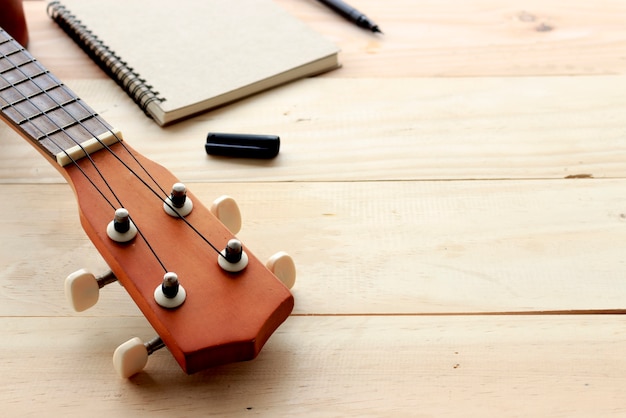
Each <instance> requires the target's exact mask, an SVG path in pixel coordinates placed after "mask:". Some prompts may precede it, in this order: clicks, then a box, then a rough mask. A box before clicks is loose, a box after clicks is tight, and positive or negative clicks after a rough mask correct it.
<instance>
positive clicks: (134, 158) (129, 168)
mask: <svg viewBox="0 0 626 418" xmlns="http://www.w3.org/2000/svg"><path fill="white" fill-rule="evenodd" d="M7 59H8V60H9V61H11V60H10V59H9V58H8V57H7ZM31 59H32V62H33V63H34V64H35V65H37V66H38V67H39V69H40V70H42V71H44V72H46V73H48V75H50V76H52V74H50V73H49V72H48V71H47V70H46V69H45V68H43V67H42V66H41V65H40V64H39V62H38V61H37V60H36V59H34V58H32V57H31ZM14 66H15V65H14ZM15 67H16V68H18V67H17V66H15ZM19 70H20V72H22V74H23V75H24V76H26V77H28V78H29V79H30V81H32V82H33V84H35V85H36V86H37V87H38V88H39V89H40V90H41V91H42V92H43V93H44V94H45V95H46V96H48V98H50V100H52V102H53V103H55V105H57V106H58V107H59V108H60V109H63V111H65V113H66V114H67V115H68V116H70V118H72V119H73V120H74V121H75V122H76V124H78V125H80V126H81V127H82V128H83V129H84V130H85V131H86V132H87V133H88V134H89V135H90V136H92V137H93V138H94V139H95V140H96V141H98V143H99V144H100V145H101V146H102V147H103V148H105V149H106V150H107V151H108V152H109V153H110V154H111V155H112V156H113V157H114V158H116V159H117V160H118V161H119V162H120V163H121V164H122V165H123V166H124V167H125V168H126V169H127V170H128V171H129V172H130V173H131V174H133V176H135V177H136V178H137V179H138V180H139V181H140V182H141V183H142V184H143V185H144V186H145V187H146V188H147V189H148V190H150V191H151V192H152V193H153V194H154V195H155V196H156V197H157V198H158V199H159V200H161V199H162V197H161V196H160V195H159V193H158V192H157V191H156V190H154V189H153V188H152V187H151V186H150V185H149V184H148V183H147V182H146V181H145V180H144V179H143V178H142V177H141V176H140V175H139V174H137V173H136V172H135V170H133V169H132V168H131V167H130V166H129V165H128V164H127V163H126V162H125V161H123V160H122V159H121V158H120V157H119V156H118V155H117V154H116V153H115V151H113V150H112V149H111V148H110V147H109V146H108V145H107V144H105V143H104V142H103V141H102V140H101V139H99V138H98V137H97V136H96V135H94V134H93V132H91V131H90V130H89V129H88V128H87V127H86V126H85V125H84V124H83V123H82V122H81V121H80V120H78V119H77V118H76V117H75V116H73V115H72V114H71V113H70V112H68V111H67V110H66V109H65V106H64V105H63V104H61V103H58V102H57V101H56V100H55V99H54V98H53V97H51V95H50V94H49V93H48V92H47V91H45V90H44V89H43V88H41V86H39V85H38V84H37V83H36V82H35V81H34V79H32V77H29V76H28V75H26V74H25V73H24V72H23V71H22V70H21V69H19ZM53 78H55V77H53ZM57 81H58V80H57ZM58 87H60V88H61V89H62V90H63V91H64V92H66V93H67V94H68V95H70V96H71V97H74V96H75V95H73V93H72V92H71V91H70V90H69V89H68V88H67V86H65V85H64V84H63V83H61V82H58ZM75 99H76V100H75V103H76V104H78V105H79V106H81V107H82V108H83V109H84V110H86V111H87V112H89V113H91V114H92V116H93V117H94V119H95V120H96V121H97V122H98V123H99V124H101V125H102V127H104V128H105V129H106V130H108V131H109V133H110V134H111V135H113V136H114V137H115V138H116V139H117V140H118V141H119V143H120V144H121V146H122V148H123V149H124V150H125V151H126V152H127V153H128V155H129V156H130V157H131V158H132V159H133V160H134V161H135V162H136V163H137V164H138V166H139V167H140V168H141V169H142V170H143V171H144V173H145V174H146V175H147V176H148V177H149V179H150V180H152V182H153V183H154V184H155V185H156V186H157V187H158V188H159V189H160V190H161V192H162V193H163V195H164V196H166V197H167V193H166V192H165V190H164V189H163V188H162V187H161V186H160V185H159V184H158V182H157V181H156V180H155V179H154V177H153V176H152V175H151V174H150V172H149V171H148V170H147V169H146V168H145V167H144V166H143V164H141V162H140V161H139V160H138V159H137V158H136V157H135V155H134V154H133V153H132V152H130V150H129V149H128V148H127V147H126V145H125V144H124V142H123V141H122V140H121V138H119V137H118V136H117V134H116V133H115V132H113V130H112V129H111V128H110V127H109V126H108V125H107V124H105V123H104V122H103V121H102V120H101V119H100V117H99V116H98V115H97V114H95V113H94V112H93V111H92V110H91V109H89V108H88V107H87V106H86V105H85V104H84V102H83V101H82V100H81V99H80V98H78V97H75ZM38 110H39V111H40V112H41V113H42V114H44V112H43V111H41V110H40V109H38ZM46 117H48V119H50V117H49V116H48V115H46ZM51 122H53V123H54V124H55V125H56V127H57V128H58V130H60V131H63V132H65V133H66V134H67V135H68V137H70V138H71V140H72V141H73V142H74V143H75V144H76V145H77V146H79V147H80V148H81V149H82V150H83V151H84V148H83V147H82V146H81V145H80V144H79V143H78V141H76V139H75V138H73V137H72V136H71V135H69V134H68V133H67V131H66V130H65V129H64V128H63V127H61V126H59V125H58V124H57V123H55V122H54V121H52V120H51ZM42 133H43V132H42ZM44 135H46V136H47V137H48V138H49V139H50V140H51V141H52V139H51V138H50V137H49V135H47V134H45V133H44ZM55 145H56V146H57V147H58V148H60V149H61V147H60V146H59V145H58V144H56V143H55ZM62 151H63V152H64V153H65V154H66V155H67V152H66V151H65V150H62ZM85 154H86V155H89V154H88V153H87V152H85ZM72 160H73V159H72ZM89 160H90V161H91V163H92V165H93V166H94V168H95V169H96V171H97V172H98V173H99V175H100V177H101V178H102V180H103V182H104V183H105V184H106V185H107V187H108V188H109V190H110V191H111V193H112V194H113V195H114V196H115V193H114V191H113V190H112V189H111V187H110V185H109V184H108V182H107V181H106V179H105V178H104V176H103V175H102V174H101V173H100V170H98V168H97V165H96V163H95V162H94V161H93V159H92V158H91V157H90V156H89ZM73 162H74V164H75V165H77V163H76V162H75V161H73ZM77 166H78V165H77ZM81 172H82V169H81ZM83 174H84V175H85V176H86V177H87V175H86V173H84V172H83ZM90 182H91V180H90ZM91 183H92V184H93V182H91ZM93 185H94V187H95V188H96V189H97V186H96V185H95V184H93ZM99 192H100V193H101V194H102V192H101V191H99ZM103 197H104V196H103ZM115 197H116V199H117V200H118V202H119V204H120V205H122V203H121V202H120V201H119V199H118V198H117V196H115ZM168 200H169V199H167V198H166V199H165V200H164V202H165V204H166V205H167V206H169V207H170V209H172V210H173V211H174V212H175V213H176V214H177V215H178V217H179V218H180V219H182V220H183V222H185V224H186V225H187V226H188V227H189V228H190V229H191V230H192V231H193V232H194V233H195V234H196V235H197V236H199V237H200V238H201V239H202V240H203V241H204V242H205V243H206V244H208V245H209V246H210V247H211V248H212V249H213V251H215V252H216V253H217V254H218V255H219V256H221V257H225V256H224V254H222V252H221V251H220V250H219V249H218V248H217V247H216V246H215V245H214V244H213V243H211V242H210V241H209V240H208V239H207V238H206V237H205V236H204V235H203V234H202V233H201V232H200V231H199V230H198V229H197V228H196V227H195V226H193V225H192V224H191V223H190V222H189V221H188V220H187V219H185V217H183V216H181V215H180V214H179V213H178V212H177V211H176V209H175V208H174V207H173V206H172V205H171V204H170V202H168ZM109 204H110V202H109ZM122 206H123V205H122ZM141 235H142V237H143V238H144V241H146V244H148V246H149V247H150V248H151V249H152V247H151V246H150V244H149V242H148V241H147V239H146V238H145V237H144V236H143V234H141ZM153 252H154V251H153ZM155 257H156V258H157V259H158V260H159V262H160V263H161V260H160V259H159V257H158V255H157V254H156V253H155Z"/></svg>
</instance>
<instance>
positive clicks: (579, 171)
mask: <svg viewBox="0 0 626 418" xmlns="http://www.w3.org/2000/svg"><path fill="white" fill-rule="evenodd" d="M163 3H164V4H165V3H166V2H163ZM277 3H279V4H280V5H282V6H284V7H285V8H286V9H287V10H289V11H290V12H291V13H293V14H294V15H296V16H297V17H299V18H301V19H302V20H303V21H305V22H307V23H308V24H310V26H312V27H313V28H314V29H316V30H317V31H319V32H320V33H323V34H324V35H326V36H327V37H328V38H330V39H331V40H333V41H335V42H336V43H337V44H338V45H339V46H340V47H341V48H342V56H341V57H342V62H343V67H342V68H341V69H339V70H337V71H334V72H331V73H329V74H326V75H324V76H321V77H316V78H312V79H307V80H302V81H298V82H295V83H291V84H289V85H287V86H284V87H281V88H278V89H275V90H272V91H270V92H267V93H263V94H260V95H257V96H255V97H252V98H249V99H246V100H243V101H241V102H238V103H235V104H233V105H230V106H227V107H225V108H222V109H220V110H217V111H214V112H210V113H207V114H204V115H201V116H198V117H196V118H193V119H191V120H188V121H185V122H183V123H180V124H176V125H173V126H171V127H168V128H165V129H163V128H159V127H158V126H156V124H154V123H153V122H152V121H150V120H149V119H147V118H146V117H145V116H144V115H143V114H142V113H141V111H140V110H139V109H138V108H137V107H136V106H135V105H134V104H133V103H132V102H131V101H130V99H128V98H127V97H126V96H125V95H124V93H122V92H121V90H120V89H119V88H117V87H116V86H115V84H114V83H113V82H112V81H111V80H109V79H107V78H106V77H105V76H104V75H103V73H102V72H101V71H100V70H99V69H98V68H97V67H95V66H94V65H93V64H92V63H91V62H90V61H89V60H88V59H87V58H86V57H85V56H84V55H83V53H82V52H81V51H80V50H79V49H78V48H77V47H76V46H74V45H73V43H72V42H71V41H70V40H69V39H68V38H67V37H66V36H65V35H64V34H63V33H62V32H61V31H60V30H59V29H58V28H57V27H56V26H55V25H54V24H53V23H52V22H51V21H50V20H49V19H48V18H47V16H46V15H45V3H44V2H43V1H27V2H26V3H25V8H26V14H27V18H28V24H29V29H30V37H31V43H30V47H29V49H30V51H31V52H32V53H33V55H35V56H36V57H38V58H39V60H40V61H41V62H42V63H44V65H46V66H47V67H48V68H49V69H50V70H52V71H53V72H54V73H55V74H56V75H57V76H58V77H60V78H61V79H63V80H64V81H66V82H67V84H68V85H69V86H70V87H72V88H73V89H74V90H75V91H76V92H77V93H78V94H79V95H80V96H81V97H82V98H83V99H85V100H86V101H87V103H89V104H90V105H91V106H92V107H93V108H95V109H96V110H98V111H99V112H101V114H102V115H103V116H104V117H105V119H106V120H107V121H109V122H110V123H112V124H113V125H114V126H115V127H117V128H119V129H121V130H122V131H123V132H124V136H125V138H126V139H127V140H128V142H129V143H130V144H132V145H133V146H134V147H135V148H136V149H138V150H139V151H140V152H142V153H143V154H145V155H146V156H148V157H149V158H151V159H153V160H155V161H157V162H159V163H161V164H163V165H165V166H167V167H168V168H170V169H171V171H173V172H174V173H175V174H176V175H177V176H178V177H179V178H181V179H182V180H183V181H184V182H185V183H187V184H188V186H189V187H190V188H191V189H192V190H193V191H194V192H195V194H196V195H198V196H199V197H201V198H202V199H203V200H204V201H205V202H210V201H211V200H212V199H213V198H215V197H217V196H219V195H221V194H224V193H227V194H230V195H231V196H233V197H235V198H236V199H237V201H238V202H239V204H240V206H241V209H242V211H243V214H244V227H243V231H242V232H241V234H240V236H241V237H242V239H244V240H245V241H246V242H247V243H248V245H249V246H250V247H251V248H253V249H255V252H256V254H257V255H258V256H259V257H260V258H262V259H263V258H265V257H267V256H269V255H270V254H272V253H273V252H275V251H277V250H281V249H284V250H287V251H289V252H290V253H291V254H292V256H293V257H294V258H295V260H296V262H297V265H298V281H297V284H296V286H295V288H294V290H293V292H294V295H295V298H296V307H295V309H294V312H293V315H292V316H291V317H290V318H289V319H288V320H287V322H286V323H285V324H284V325H283V326H281V327H280V328H279V330H278V331H277V332H276V333H275V334H274V335H273V336H272V338H271V339H270V341H269V342H268V344H267V345H266V347H265V348H264V350H263V351H262V352H261V355H260V356H259V357H258V358H257V359H256V360H254V361H251V362H246V363H240V364H233V365H227V366H223V367H219V368H216V369H214V370H209V371H206V372H201V373H198V374H194V375H191V376H187V375H185V374H184V373H182V372H181V371H180V369H179V368H178V366H177V364H176V363H175V361H174V360H173V359H172V358H171V356H170V355H169V353H167V352H166V351H160V352H158V353H156V354H154V355H153V356H151V358H150V361H149V364H148V367H147V368H146V370H145V372H143V373H141V374H139V375H137V376H135V377H134V378H132V379H130V380H123V379H120V378H118V377H117V375H116V374H115V372H114V370H113V367H112V365H111V354H112V352H113V350H114V349H115V347H116V346H117V345H118V344H120V343H121V342H123V341H125V340H126V339H128V338H130V337H132V336H139V337H141V338H144V339H147V338H150V337H151V336H152V334H153V331H152V330H151V328H150V327H149V325H148V324H147V322H146V321H145V319H144V318H143V317H142V316H141V315H140V313H139V311H138V309H137V308H136V307H135V305H134V304H133V303H132V302H131V301H130V299H129V297H128V296H127V294H126V292H125V291H124V289H123V288H121V287H120V286H109V287H107V288H106V289H104V290H103V292H102V295H101V301H100V303H99V304H98V305H97V306H96V307H94V308H93V309H92V310H90V311H87V312H86V313H83V314H76V313H74V312H73V311H72V310H71V309H70V308H69V307H68V306H67V304H66V302H65V299H64V295H63V289H62V286H63V279H64V277H65V276H66V275H67V274H68V273H70V272H72V271H74V270H76V269H78V268H81V267H87V268H90V269H92V270H94V271H99V270H103V269H104V268H105V266H104V263H103V261H102V260H100V258H99V256H98V254H97V253H96V251H95V249H94V248H93V246H92V244H91V243H90V241H88V239H87V238H86V236H85V235H84V233H83V231H82V229H81V228H80V226H79V221H78V219H77V216H76V203H75V200H74V198H73V195H72V192H71V190H70V188H69V187H68V186H67V185H66V184H64V181H63V179H62V178H61V176H60V175H59V174H58V173H57V172H56V171H55V170H54V169H53V168H52V167H51V166H49V165H48V163H47V162H46V161H45V160H44V159H42V158H41V157H40V156H39V154H37V153H36V152H35V151H34V150H33V149H32V148H31V147H30V146H29V145H28V144H27V143H26V142H25V141H23V140H22V139H21V138H20V137H18V136H17V135H16V134H14V133H13V131H11V130H9V129H8V128H6V127H1V128H0V136H1V137H2V145H1V146H2V151H3V152H2V154H1V157H0V158H1V159H2V161H1V163H0V194H1V195H2V196H4V199H2V200H1V201H0V207H1V208H2V213H3V216H2V217H0V239H1V241H2V248H1V249H0V261H1V264H0V265H1V268H2V270H1V271H0V289H1V291H2V293H1V295H0V327H1V328H2V329H3V331H4V332H3V337H2V338H1V339H0V365H1V366H0V403H1V404H2V412H1V413H0V415H2V416H11V417H13V416H16V417H17V416H20V417H22V416H49V415H62V416H66V417H67V416H80V417H84V416H140V415H150V416H152V417H156V416H168V417H169V416H212V415H219V416H225V415H228V416H238V415H241V416H244V415H245V416H252V415H261V416H272V417H275V416H296V415H311V416H396V417H403V416H441V415H453V416H454V415H457V416H485V415H497V416H566V417H572V416H584V417H588V416H624V415H625V414H626V320H625V319H624V317H623V316H622V315H621V314H622V313H624V312H625V311H624V308H626V278H625V277H626V257H625V252H624V248H625V243H626V165H625V164H624V162H625V160H626V124H625V117H624V115H625V114H626V78H625V76H624V74H626V29H625V26H624V21H623V17H624V16H625V15H626V3H625V2H618V1H609V0H597V1H594V2H589V1H583V0H572V1H568V2H564V1H554V2H546V1H535V0H531V1H527V2H524V5H523V6H520V5H519V2H513V1H509V0H500V1H495V0H473V1H460V0H457V1H451V0H437V1H420V2H416V1H411V0H396V1H393V2H381V1H375V0H360V1H358V2H357V1H356V0H354V5H355V6H357V7H358V8H360V9H362V10H363V11H365V12H367V14H368V15H369V16H370V17H372V18H373V19H374V20H375V21H377V23H379V24H380V26H381V28H382V29H383V31H384V32H385V34H384V35H383V36H376V35H373V34H370V33H368V32H366V31H364V30H361V29H359V28H357V27H354V26H353V25H350V24H348V23H346V22H344V21H343V20H342V19H341V18H339V17H337V16H335V15H334V14H332V13H331V12H329V11H328V10H327V9H325V8H324V7H323V6H321V5H320V4H318V3H316V2H314V1H289V0H277ZM210 130H213V131H226V132H229V131H230V132H232V131H242V132H262V133H274V134H277V135H280V136H281V139H282V148H281V153H280V155H279V157H278V158H277V159H275V160H272V161H267V162H256V161H254V162H251V161H239V160H237V161H231V160H225V159H216V158H211V157H208V156H207V155H205V154H204V151H203V144H204V138H205V135H206V133H207V132H208V131H210Z"/></svg>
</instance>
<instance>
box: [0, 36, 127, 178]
mask: <svg viewBox="0 0 626 418" xmlns="http://www.w3.org/2000/svg"><path fill="white" fill-rule="evenodd" d="M0 114H1V117H2V119H4V120H5V121H6V122H7V123H8V124H9V125H11V126H13V128H14V129H15V130H16V131H18V132H19V133H20V134H21V135H22V136H24V137H25V138H26V139H27V140H28V141H30V142H31V143H32V144H33V145H35V146H36V147H37V148H38V149H39V150H40V151H41V152H42V153H43V154H44V155H45V156H46V157H48V158H49V159H51V160H55V161H56V162H57V163H58V164H59V165H61V166H65V165H67V164H69V163H71V162H73V161H75V160H78V159H80V158H82V157H84V156H85V155H87V154H90V153H92V152H95V151H97V150H98V149H101V148H102V147H104V146H108V145H111V144H113V143H115V142H117V141H119V140H120V139H121V135H120V134H119V132H114V131H113V129H112V128H111V126H109V125H108V124H107V123H106V122H105V121H104V120H102V118H100V116H98V114H97V113H95V112H94V111H93V110H92V109H91V108H90V107H89V106H88V105H87V104H85V103H84V102H83V101H82V100H81V99H80V98H79V97H78V96H76V94H74V93H73V92H72V91H71V90H70V89H69V88H67V87H66V86H65V85H64V84H63V83H62V82H60V81H59V80H58V79H57V78H56V77H54V75H52V74H51V73H50V72H49V71H48V70H46V69H45V68H44V66H43V65H41V64H40V63H39V62H38V61H37V60H36V59H35V58H33V57H32V56H31V55H30V54H29V53H28V51H26V50H25V49H24V47H22V46H21V45H20V44H18V43H17V42H16V41H15V40H14V39H13V38H11V37H10V36H9V35H8V33H7V32H6V31H4V30H2V29H0Z"/></svg>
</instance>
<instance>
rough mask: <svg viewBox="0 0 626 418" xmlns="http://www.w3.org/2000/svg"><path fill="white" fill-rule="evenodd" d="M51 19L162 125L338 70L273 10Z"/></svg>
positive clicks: (94, 6)
mask: <svg viewBox="0 0 626 418" xmlns="http://www.w3.org/2000/svg"><path fill="white" fill-rule="evenodd" d="M48 15H49V16H50V17H51V18H52V19H53V20H54V21H55V22H57V23H58V24H59V26H60V27H61V28H63V30H64V31H65V32H67V33H68V34H69V35H70V36H71V37H72V39H74V41H75V42H76V43H77V44H78V45H79V46H80V47H81V48H82V49H83V50H84V51H85V52H86V53H87V54H88V55H89V56H90V57H91V58H92V59H93V60H94V61H95V62H96V63H97V64H98V65H99V66H100V67H101V68H102V69H103V70H104V71H106V73H107V74H108V75H109V76H110V77H112V78H113V79H114V80H115V81H116V82H117V83H118V84H119V85H120V87H122V88H123V89H124V90H125V91H126V92H127V93H128V95H129V96H130V97H131V98H132V99H133V100H134V101H135V102H136V103H137V104H138V105H139V106H140V107H141V108H142V109H143V110H144V111H145V112H146V114H147V115H148V116H150V117H152V118H153V119H154V120H155V121H156V122H157V123H158V124H159V125H167V124H170V123H173V122H176V121H179V120H181V119H183V118H187V117H189V116H192V115H195V114H197V113H200V112H204V111H207V110H209V109H212V108H215V107H218V106H222V105H224V104H227V103H230V102H233V101H235V100H238V99H241V98H244V97H247V96H250V95H252V94H255V93H258V92H260V91H263V90H267V89H269V88H272V87H275V86H278V85H280V84H284V83H287V82H290V81H293V80H296V79H298V78H303V77H307V76H313V75H316V74H319V73H323V72H325V71H329V70H332V69H334V68H337V67H338V66H339V61H338V52H339V51H338V48H337V47H336V45H334V44H333V43H332V42H330V41H329V40H327V39H326V38H324V37H323V36H322V35H321V34H319V33H317V32H314V31H313V30H311V29H310V28H308V27H307V26H306V25H305V24H304V23H303V22H301V21H299V20H298V19H296V18H295V17H294V16H292V15H290V14H289V13H287V12H286V11H285V10H283V9H282V8H281V7H280V6H278V5H277V4H275V3H273V2H272V1H271V0H179V1H177V2H166V1H157V0H126V1H120V0H61V1H53V2H51V3H49V4H48Z"/></svg>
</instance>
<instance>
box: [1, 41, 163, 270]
mask: <svg viewBox="0 0 626 418" xmlns="http://www.w3.org/2000/svg"><path fill="white" fill-rule="evenodd" d="M2 57H3V58H4V59H6V60H7V61H9V62H10V63H11V64H12V65H13V67H15V68H16V69H17V70H18V71H20V72H21V73H22V75H23V76H24V77H26V79H27V80H29V81H31V82H32V84H34V85H35V86H36V87H37V88H38V89H39V90H40V92H42V93H44V94H46V95H47V96H48V97H49V98H50V99H51V100H52V102H53V103H54V104H55V105H56V106H59V108H63V110H64V111H65V113H67V114H68V115H69V114H70V113H69V112H68V111H67V110H66V109H65V108H64V106H63V105H62V104H60V103H58V102H57V101H56V100H55V99H53V98H52V97H51V96H50V94H49V93H48V92H47V91H45V90H44V89H43V88H42V87H41V86H39V85H38V84H37V83H36V82H35V81H34V79H33V78H32V77H31V76H29V75H27V74H26V73H25V72H24V71H23V70H22V69H21V68H19V67H18V66H17V65H16V64H15V63H14V62H13V61H12V60H11V58H10V57H9V56H8V55H6V54H4V53H2ZM32 62H34V63H36V62H35V61H32ZM36 64H37V63H36ZM38 67H39V65H38ZM39 68H40V69H41V67H39ZM44 71H45V69H44ZM2 78H3V79H4V81H6V82H7V83H8V84H9V85H10V86H11V87H12V88H13V89H14V90H15V91H17V92H18V93H19V94H20V95H21V96H22V98H23V99H25V100H29V98H28V96H26V95H25V94H24V93H23V92H21V91H20V90H19V89H18V88H17V86H16V85H15V83H12V82H10V81H9V80H7V79H6V78H5V77H4V76H2ZM7 104H8V105H9V107H10V108H12V109H13V110H14V111H16V112H17V113H18V114H19V115H20V116H21V117H22V119H23V120H24V121H28V120H31V119H32V117H29V116H27V115H25V114H24V113H23V112H22V111H21V110H20V109H18V108H17V107H16V106H15V103H9V102H8V101H7ZM29 104H31V105H32V106H33V107H34V108H35V109H37V111H38V112H39V114H40V115H41V116H45V117H46V119H47V120H48V121H50V122H51V123H52V124H53V125H54V126H55V127H56V128H57V129H58V131H59V132H64V133H65V134H66V135H67V136H68V137H69V138H70V139H71V140H72V141H73V142H74V143H75V144H76V145H77V146H78V147H79V148H80V149H81V150H82V151H83V153H84V154H85V156H86V157H87V158H88V159H89V161H90V162H91V164H92V166H93V167H94V169H95V170H96V172H97V173H98V175H99V176H100V178H101V179H102V181H103V182H104V184H105V185H106V186H107V188H108V189H109V191H110V192H111V194H112V195H113V197H114V198H115V200H116V201H117V203H118V204H119V205H120V206H121V207H124V205H123V204H122V202H121V201H120V199H119V197H118V196H117V195H116V193H115V191H114V190H113V189H112V188H111V186H110V185H109V183H108V182H107V181H106V179H105V178H104V175H103V174H102V173H101V171H100V170H99V168H98V166H97V164H96V163H95V161H94V160H93V158H92V157H91V155H89V153H88V152H87V151H86V150H85V149H84V147H83V146H82V145H81V144H80V143H78V141H76V140H75V139H74V138H73V137H72V135H69V134H68V133H67V131H66V130H65V128H63V127H62V126H60V125H59V124H58V123H57V122H56V121H54V120H53V119H52V118H51V117H50V116H49V115H48V114H47V113H46V112H45V111H43V110H42V109H40V108H39V106H37V105H36V104H35V103H34V102H32V101H30V100H29ZM37 116H39V115H37ZM73 118H74V117H73ZM74 120H75V121H76V122H78V123H80V122H79V121H78V120H77V119H76V118H74ZM33 126H34V127H35V128H36V129H37V130H38V131H39V132H40V133H41V134H42V135H43V137H45V138H47V139H48V140H49V141H50V142H51V143H52V144H53V145H54V146H56V147H57V148H58V149H59V150H60V151H61V152H63V153H64V154H65V155H66V156H67V157H68V158H69V159H70V160H71V161H72V164H74V166H75V167H76V168H77V169H78V170H79V171H80V172H81V174H82V175H83V176H84V177H85V178H86V179H87V181H89V183H91V185H92V186H93V187H94V189H95V190H96V191H97V192H98V193H99V194H100V196H102V198H103V199H104V201H105V202H107V203H108V204H109V206H111V208H113V209H116V206H115V205H114V204H113V203H112V202H111V200H110V199H109V198H108V197H107V196H106V195H105V194H104V192H103V191H102V190H101V189H100V188H99V187H98V186H97V185H96V184H95V182H94V181H93V179H92V178H90V176H89V175H88V174H87V173H86V172H85V171H84V169H83V168H82V167H81V166H80V165H79V164H78V162H77V161H76V160H75V159H74V158H73V157H72V156H71V155H70V154H69V153H68V152H67V151H66V150H65V149H63V148H62V147H61V146H60V145H59V144H58V143H57V142H56V141H55V140H54V139H53V138H52V137H51V136H50V134H49V133H46V132H44V131H43V130H42V129H41V128H40V127H39V126H36V125H33ZM81 126H82V124H81ZM83 128H84V129H86V128H85V127H84V126H83ZM89 134H90V135H91V133H89ZM92 136H93V135H92ZM129 218H130V217H129ZM131 219H132V218H131ZM135 226H136V225H135ZM136 227H137V226H136ZM137 233H138V234H139V235H140V236H141V237H142V239H143V240H144V242H145V243H146V245H147V246H148V248H149V250H150V251H151V252H152V254H153V255H154V257H155V258H156V260H157V262H158V263H159V264H160V265H161V267H162V268H163V270H164V271H165V272H167V271H168V270H167V268H166V267H165V265H164V264H163V262H162V261H161V259H160V257H159V256H158V255H157V254H156V252H155V250H154V249H153V247H152V245H151V244H150V242H149V241H148V239H147V238H146V236H145V235H144V234H143V232H142V231H141V230H140V229H139V227H137Z"/></svg>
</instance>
